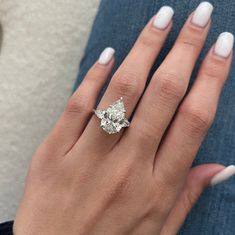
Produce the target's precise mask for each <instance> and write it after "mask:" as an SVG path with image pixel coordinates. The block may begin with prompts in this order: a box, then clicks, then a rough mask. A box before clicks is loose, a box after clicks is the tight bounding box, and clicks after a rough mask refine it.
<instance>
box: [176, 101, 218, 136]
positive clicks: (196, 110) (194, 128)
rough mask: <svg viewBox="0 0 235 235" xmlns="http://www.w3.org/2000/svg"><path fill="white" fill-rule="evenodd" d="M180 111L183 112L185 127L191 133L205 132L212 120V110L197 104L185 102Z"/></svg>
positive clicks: (200, 133)
mask: <svg viewBox="0 0 235 235" xmlns="http://www.w3.org/2000/svg"><path fill="white" fill-rule="evenodd" d="M180 112H181V113H182V114H183V116H184V120H185V123H187V129H188V131H189V132H190V133H192V135H195V134H199V135H202V134H205V133H206V132H207V131H208V129H209V128H210V126H211V124H212V122H213V117H214V115H213V112H210V111H209V109H208V108H203V107H200V106H199V105H193V104H186V105H184V106H183V107H182V109H181V111H180Z"/></svg>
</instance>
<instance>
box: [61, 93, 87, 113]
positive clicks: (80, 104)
mask: <svg viewBox="0 0 235 235" xmlns="http://www.w3.org/2000/svg"><path fill="white" fill-rule="evenodd" d="M88 103H89V102H88V101H86V99H85V98H84V97H83V98H82V97H81V96H80V97H76V96H72V97H71V98H70V99H69V101H68V103H67V106H66V110H65V111H66V113H68V114H70V113H75V114H83V113H88V112H91V108H89V106H90V105H88Z"/></svg>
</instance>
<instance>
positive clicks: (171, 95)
mask: <svg viewBox="0 0 235 235" xmlns="http://www.w3.org/2000/svg"><path fill="white" fill-rule="evenodd" d="M212 10H213V6H212V5H211V4H210V3H207V2H203V3H201V4H200V5H199V6H198V7H197V9H196V10H195V11H194V13H193V14H192V15H190V16H189V18H188V20H187V21H186V23H185V25H184V26H183V28H182V30H181V32H180V34H179V36H178V38H177V40H176V43H175V45H174V46H173V48H172V50H171V51H170V53H169V54H168V56H167V57H166V59H165V60H164V61H163V63H162V64H161V65H160V67H159V68H158V70H157V71H156V72H155V74H154V76H153V78H152V80H151V82H150V84H149V86H148V88H147V90H146V92H145V94H144V96H143V98H142V100H141V102H140V104H139V107H138V109H137V112H136V114H135V116H134V118H133V120H132V124H131V127H130V128H129V130H128V131H127V132H126V136H124V140H125V138H132V140H133V142H134V143H136V145H137V146H138V147H139V148H141V149H142V151H144V152H145V153H146V154H147V153H150V154H151V153H153V156H154V154H155V152H156V150H157V148H158V145H159V143H160V141H161V139H162V136H163V134H164V132H165V131H166V129H167V127H168V125H169V123H170V122H171V120H172V118H173V116H174V114H175V112H176V109H177V107H178V105H179V103H180V101H181V100H182V98H183V97H184V95H185V92H186V90H187V86H188V83H189V79H190V76H191V73H192V70H193V67H194V65H195V62H196V60H197V58H198V55H199V53H200V51H201V49H202V47H203V45H204V42H205V40H206V37H207V34H208V31H209V28H210V17H211V13H212ZM147 155H148V154H147Z"/></svg>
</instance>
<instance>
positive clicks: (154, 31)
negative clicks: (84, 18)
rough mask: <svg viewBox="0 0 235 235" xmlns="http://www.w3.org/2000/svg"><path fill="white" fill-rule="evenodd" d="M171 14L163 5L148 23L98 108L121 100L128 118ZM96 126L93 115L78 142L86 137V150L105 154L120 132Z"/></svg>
mask: <svg viewBox="0 0 235 235" xmlns="http://www.w3.org/2000/svg"><path fill="white" fill-rule="evenodd" d="M173 13H174V12H173V9H172V8H171V7H168V6H164V7H162V8H161V9H160V10H159V12H158V13H157V15H156V16H155V17H154V18H153V19H151V20H150V22H149V23H148V24H147V26H146V27H145V28H144V30H143V31H142V33H141V34H140V36H139V38H138V39H137V41H136V43H135V45H134V47H133V48H132V50H131V51H130V53H129V54H128V56H127V57H126V59H125V60H124V62H123V63H122V65H121V66H120V68H119V69H118V70H117V72H116V73H115V74H114V76H113V78H112V80H111V82H110V84H109V86H108V88H107V90H106V92H105V94H104V96H103V98H102V99H101V101H100V104H99V105H98V109H106V108H107V107H108V106H109V105H110V104H112V103H113V102H115V101H117V100H118V99H119V98H120V97H123V100H124V103H125V108H126V110H127V113H126V118H129V117H130V116H131V114H132V112H133V110H134V108H135V106H136V104H137V102H138V100H139V98H140V96H141V94H142V92H143V90H144V88H145V83H146V80H147V77H148V75H149V72H150V69H151V68H152V66H153V63H154V61H155V59H156V57H157V55H158V54H159V52H160V50H161V48H162V46H163V44H164V41H165V39H166V37H167V35H168V33H169V31H170V29H171V25H172V23H171V19H172V16H173ZM99 126H100V120H99V119H98V118H96V117H95V116H93V117H92V119H91V120H90V123H89V124H88V125H87V128H86V130H85V132H84V134H83V136H82V138H81V139H80V141H82V140H83V139H84V140H86V139H87V138H88V139H89V140H91V141H89V143H87V141H84V143H85V144H86V146H87V144H88V145H89V146H87V147H88V148H89V147H94V146H95V148H96V149H97V148H99V149H100V150H101V151H103V150H105V151H107V149H111V148H112V146H114V144H115V143H116V142H117V141H118V139H119V138H120V136H121V133H119V134H115V135H111V136H110V135H109V134H107V133H106V132H104V131H103V130H102V129H101V128H100V127H99ZM91 137H92V138H91ZM97 143H102V144H97ZM104 143H105V144H104Z"/></svg>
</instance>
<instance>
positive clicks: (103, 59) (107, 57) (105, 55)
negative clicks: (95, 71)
mask: <svg viewBox="0 0 235 235" xmlns="http://www.w3.org/2000/svg"><path fill="white" fill-rule="evenodd" d="M114 53H115V50H114V49H113V48H111V47H107V48H105V49H104V51H103V52H102V53H101V55H100V58H99V60H98V63H99V64H102V65H107V64H108V63H109V62H110V61H111V59H112V58H113V55H114Z"/></svg>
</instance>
